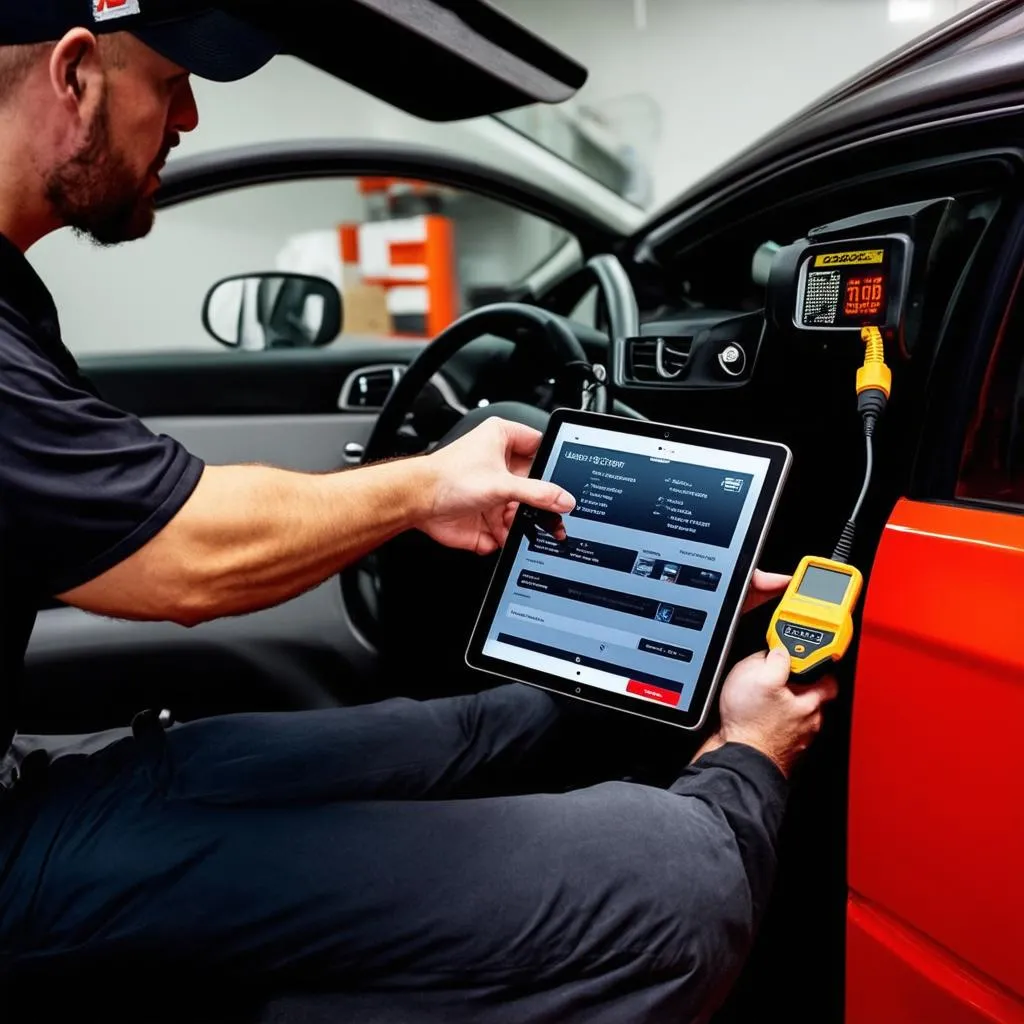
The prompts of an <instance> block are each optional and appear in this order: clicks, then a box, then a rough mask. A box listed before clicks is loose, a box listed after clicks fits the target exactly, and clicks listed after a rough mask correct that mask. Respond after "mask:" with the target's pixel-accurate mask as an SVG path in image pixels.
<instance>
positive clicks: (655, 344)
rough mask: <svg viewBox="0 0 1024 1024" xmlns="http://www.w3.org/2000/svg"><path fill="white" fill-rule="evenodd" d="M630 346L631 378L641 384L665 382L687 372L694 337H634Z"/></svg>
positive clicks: (629, 343) (630, 341)
mask: <svg viewBox="0 0 1024 1024" xmlns="http://www.w3.org/2000/svg"><path fill="white" fill-rule="evenodd" d="M628 345H629V348H628V350H627V351H628V354H629V375H630V377H632V379H633V380H635V381H637V382H638V383H647V384H663V383H668V382H670V381H674V380H677V379H678V378H680V377H682V376H683V375H684V374H685V372H686V368H687V367H688V366H689V364H690V350H691V349H692V347H693V338H692V337H686V336H680V337H675V336H673V337H655V338H631V339H630V340H629V342H628Z"/></svg>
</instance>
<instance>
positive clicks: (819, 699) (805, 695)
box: [796, 676, 839, 714]
mask: <svg viewBox="0 0 1024 1024" xmlns="http://www.w3.org/2000/svg"><path fill="white" fill-rule="evenodd" d="M838 696H839V684H838V683H837V682H836V681H835V679H833V678H832V676H826V677H825V678H824V679H819V680H818V681H817V682H816V683H811V684H810V685H809V686H804V687H801V689H800V692H799V693H798V694H797V695H796V700H797V702H798V703H799V704H801V705H803V707H804V709H805V710H806V711H807V712H808V714H810V713H812V712H814V711H815V710H816V709H818V708H820V707H821V706H822V704H827V703H828V702H829V701H830V700H835V699H836V697H838Z"/></svg>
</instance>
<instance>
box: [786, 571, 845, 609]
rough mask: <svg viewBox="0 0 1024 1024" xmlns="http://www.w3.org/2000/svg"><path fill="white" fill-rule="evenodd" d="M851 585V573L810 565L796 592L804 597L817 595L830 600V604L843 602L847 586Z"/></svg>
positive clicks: (819, 597)
mask: <svg viewBox="0 0 1024 1024" xmlns="http://www.w3.org/2000/svg"><path fill="white" fill-rule="evenodd" d="M849 585H850V576H849V573H845V572H837V571H836V570H835V569H822V568H821V567H820V566H817V565H809V566H808V567H807V569H806V570H805V572H804V578H803V579H802V580H801V581H800V586H799V587H797V591H796V592H797V593H798V594H803V595H804V597H816V598H817V599H818V600H819V601H828V602H829V604H842V603H843V598H844V597H845V596H846V588H847V587H848V586H849Z"/></svg>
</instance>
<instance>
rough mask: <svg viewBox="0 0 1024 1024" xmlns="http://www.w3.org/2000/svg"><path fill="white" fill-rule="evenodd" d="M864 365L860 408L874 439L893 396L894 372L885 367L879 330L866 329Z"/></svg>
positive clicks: (860, 376) (868, 434)
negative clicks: (877, 427)
mask: <svg viewBox="0 0 1024 1024" xmlns="http://www.w3.org/2000/svg"><path fill="white" fill-rule="evenodd" d="M860 336H861V340H862V341H863V342H864V365H863V366H861V367H860V368H859V369H858V370H857V408H858V410H859V411H860V415H861V418H862V419H863V420H864V434H865V436H866V437H871V436H872V435H873V434H874V432H875V427H876V426H877V424H878V421H879V419H881V416H882V413H883V412H885V407H886V405H887V404H888V402H889V395H890V394H891V393H892V370H890V369H889V367H888V366H886V365H885V343H884V341H883V340H882V332H881V331H880V330H879V329H878V328H877V327H864V328H862V329H861V332H860Z"/></svg>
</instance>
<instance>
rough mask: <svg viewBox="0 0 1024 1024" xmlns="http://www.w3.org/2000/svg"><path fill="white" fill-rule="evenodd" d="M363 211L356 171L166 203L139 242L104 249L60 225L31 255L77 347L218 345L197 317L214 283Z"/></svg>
mask: <svg viewBox="0 0 1024 1024" xmlns="http://www.w3.org/2000/svg"><path fill="white" fill-rule="evenodd" d="M361 211H362V201H361V197H360V196H359V195H358V194H357V192H356V186H355V183H354V182H352V181H343V180H342V181H318V182H292V183H288V184H279V185H262V186H259V187H257V188H253V189H247V190H245V192H241V193H235V194H225V195H221V196H212V197H210V198H207V199H199V200H196V201H194V202H191V203H187V204H184V205H182V206H179V207H174V208H172V209H170V210H166V211H164V212H163V213H162V214H161V215H160V216H159V217H158V218H157V222H156V227H155V228H154V229H153V232H152V234H151V235H150V236H149V237H148V238H146V239H144V240H143V241H141V242H134V243H131V244H130V245H121V246H116V247H112V248H102V249H101V248H98V247H96V246H94V245H92V244H91V243H89V242H87V241H84V240H80V239H77V238H75V237H74V236H73V235H71V233H70V232H67V231H63V232H60V233H58V234H55V235H51V236H50V237H48V238H45V239H43V240H42V241H41V242H39V243H38V244H37V245H36V246H34V247H33V248H32V249H31V250H29V253H28V256H29V260H30V261H31V262H32V264H33V265H34V266H35V268H36V269H37V270H38V271H39V273H40V275H41V276H42V278H43V280H44V281H46V283H47V284H48V285H49V287H50V289H51V291H52V292H53V295H54V299H55V300H56V302H57V308H58V310H59V311H60V319H61V326H62V329H63V332H64V340H65V343H66V344H67V346H68V347H69V348H70V349H71V351H72V352H74V353H75V354H83V353H97V352H100V353H105V352H131V351H136V352H138V351H157V350H164V351H181V350H193V351H200V352H201V351H207V352H218V351H221V352H222V351H224V350H223V348H221V346H220V345H219V344H218V343H217V342H216V341H214V340H213V339H212V338H211V337H209V335H207V334H206V333H205V331H204V330H203V327H202V322H201V312H202V305H203V299H204V297H205V296H206V292H207V290H208V289H209V288H210V286H211V285H213V283H214V282H215V281H217V280H218V279H220V278H222V277H228V276H231V275H233V274H243V273H247V272H249V271H260V270H273V269H274V266H275V257H276V256H277V253H278V250H279V249H280V248H281V247H282V245H283V244H284V242H285V241H286V240H287V239H288V237H289V236H291V235H293V234H297V233H299V232H302V231H312V230H316V229H319V228H324V227H329V226H331V225H334V224H339V223H341V222H342V221H344V220H353V219H356V220H358V219H359V218H360V216H361Z"/></svg>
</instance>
